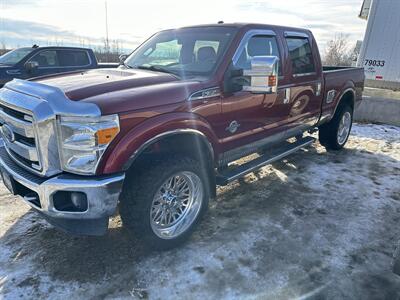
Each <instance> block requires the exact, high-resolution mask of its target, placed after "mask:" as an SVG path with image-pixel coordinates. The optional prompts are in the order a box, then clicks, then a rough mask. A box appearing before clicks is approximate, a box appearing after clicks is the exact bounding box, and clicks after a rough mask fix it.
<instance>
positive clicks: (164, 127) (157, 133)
mask: <svg viewBox="0 0 400 300" xmlns="http://www.w3.org/2000/svg"><path fill="white" fill-rule="evenodd" d="M178 134H191V135H194V136H196V137H199V138H200V139H201V141H203V142H204V143H205V145H206V147H207V149H208V150H209V151H210V157H212V158H213V159H214V158H215V157H217V154H218V153H219V143H218V138H217V136H216V135H215V133H214V131H213V129H212V128H211V126H210V125H209V123H208V122H207V120H205V119H203V118H202V117H201V116H199V115H196V114H193V113H186V112H185V113H184V112H175V113H171V114H162V115H158V116H156V117H153V118H149V119H147V120H145V121H143V122H141V123H140V124H138V125H136V126H134V127H133V128H131V129H130V130H128V131H127V132H126V133H124V135H123V136H122V137H121V138H120V139H119V140H118V141H116V143H115V144H114V145H112V147H110V148H109V149H107V150H108V151H107V152H108V153H105V155H104V156H103V159H102V161H101V162H100V164H99V166H98V169H97V174H112V173H116V172H121V171H126V170H127V169H128V168H129V167H130V166H131V165H132V163H133V162H134V161H135V160H136V158H137V157H138V156H139V155H140V154H141V153H142V152H143V150H144V149H146V148H147V147H148V146H149V145H151V144H153V143H155V142H157V141H158V140H160V139H163V138H166V137H169V136H173V135H178ZM213 162H214V161H213Z"/></svg>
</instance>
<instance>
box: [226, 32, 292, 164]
mask: <svg viewBox="0 0 400 300" xmlns="http://www.w3.org/2000/svg"><path fill="white" fill-rule="evenodd" d="M280 53H282V50H281V48H280V45H279V44H278V41H277V38H276V34H275V33H274V32H273V31H271V30H250V31H249V32H247V33H246V34H245V36H244V37H243V39H242V41H241V43H240V45H239V47H238V49H237V51H236V53H235V55H234V57H233V65H234V67H235V69H245V70H248V69H250V62H251V58H252V57H254V56H266V55H267V56H277V57H278V58H279V59H280V67H279V75H280V76H279V80H278V83H279V81H280V80H282V79H283V77H282V76H281V74H282V71H281V69H282V68H281V65H282V63H281V55H280ZM284 106H286V104H285V91H284V90H282V89H279V86H278V92H277V93H273V94H257V93H252V92H248V91H238V92H234V93H232V94H230V95H228V96H226V97H225V98H224V99H223V104H222V110H223V115H224V121H225V123H226V128H225V131H224V137H223V143H222V144H223V145H224V146H223V147H224V151H225V152H229V153H228V154H227V155H228V156H230V154H232V153H231V152H234V153H237V155H241V154H245V153H244V152H248V151H249V148H251V147H253V146H254V145H252V143H253V144H254V143H255V142H260V141H261V140H263V139H264V138H267V137H268V136H270V135H273V134H275V133H278V132H280V131H284V126H279V125H280V122H284V120H285V114H284V110H282V107H284ZM234 156H235V155H234Z"/></svg>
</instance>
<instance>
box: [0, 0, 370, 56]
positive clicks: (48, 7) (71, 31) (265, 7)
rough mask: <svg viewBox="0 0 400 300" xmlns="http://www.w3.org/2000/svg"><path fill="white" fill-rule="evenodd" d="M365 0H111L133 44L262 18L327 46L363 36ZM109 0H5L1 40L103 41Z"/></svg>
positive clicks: (113, 19) (128, 45)
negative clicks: (171, 32) (164, 32)
mask: <svg viewBox="0 0 400 300" xmlns="http://www.w3.org/2000/svg"><path fill="white" fill-rule="evenodd" d="M361 4H362V0H281V1H277V0H264V1H251V0H250V1H246V0H202V1H191V0H186V1H177V0H169V1H165V0H146V1H142V0H140V1H138V0H108V1H107V5H108V18H109V37H110V39H115V40H119V41H120V43H121V44H122V47H123V48H125V49H132V48H134V47H135V46H137V45H138V44H139V43H140V42H142V41H143V40H144V39H145V38H147V37H148V36H149V35H151V34H152V33H154V32H155V31H158V30H160V29H166V28H175V27H181V26H187V25H193V24H202V23H216V22H217V21H219V20H224V21H225V22H256V23H268V24H278V25H288V26H298V27H306V28H309V29H311V30H312V31H313V32H314V34H315V36H316V38H317V41H318V44H319V46H320V48H321V49H322V50H323V49H324V47H325V45H326V42H327V41H329V40H330V39H332V38H333V37H334V36H335V34H338V33H345V34H348V35H349V41H350V42H351V43H354V44H355V42H356V40H357V39H362V38H363V35H364V31H365V26H366V21H365V20H361V19H359V18H358V17H357V15H358V13H359V11H360V8H361ZM104 7H105V1H104V0H0V46H1V44H2V43H4V44H6V45H7V46H9V47H16V46H26V45H31V44H33V43H37V44H39V45H48V44H63V45H85V46H100V45H102V43H103V39H104V36H105V21H104V20H105V8H104Z"/></svg>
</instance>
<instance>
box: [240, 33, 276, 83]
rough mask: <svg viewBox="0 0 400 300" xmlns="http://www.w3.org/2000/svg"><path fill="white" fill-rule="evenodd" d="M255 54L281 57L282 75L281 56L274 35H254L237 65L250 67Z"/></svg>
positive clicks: (241, 67) (242, 67) (244, 67)
mask: <svg viewBox="0 0 400 300" xmlns="http://www.w3.org/2000/svg"><path fill="white" fill-rule="evenodd" d="M254 56H277V57H278V58H279V75H282V68H281V65H282V63H281V60H280V59H281V57H280V55H279V48H278V44H277V42H276V38H275V37H274V36H266V35H254V36H252V37H251V38H250V39H249V40H248V41H247V44H246V45H245V47H244V48H243V50H242V53H241V54H240V56H239V59H238V61H237V63H236V64H235V66H236V67H237V68H240V69H250V67H251V58H252V57H254Z"/></svg>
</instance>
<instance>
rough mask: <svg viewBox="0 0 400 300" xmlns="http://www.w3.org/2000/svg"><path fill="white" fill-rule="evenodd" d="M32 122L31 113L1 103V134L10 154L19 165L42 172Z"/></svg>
mask: <svg viewBox="0 0 400 300" xmlns="http://www.w3.org/2000/svg"><path fill="white" fill-rule="evenodd" d="M32 121H33V116H32V114H31V113H28V112H27V111H20V110H18V109H17V108H14V107H9V106H7V105H5V104H4V103H0V125H1V126H2V127H1V130H0V133H1V136H2V138H3V141H4V145H5V147H6V150H7V152H8V154H9V155H10V156H11V158H12V159H13V160H14V161H16V162H17V163H18V164H20V165H22V166H24V167H26V168H29V169H31V170H33V171H36V172H40V171H41V169H42V167H41V163H40V157H39V152H38V149H37V146H36V139H35V134H34V127H33V124H32Z"/></svg>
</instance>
